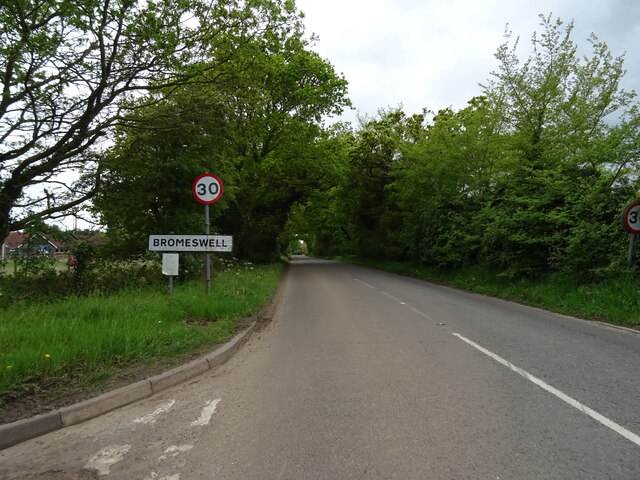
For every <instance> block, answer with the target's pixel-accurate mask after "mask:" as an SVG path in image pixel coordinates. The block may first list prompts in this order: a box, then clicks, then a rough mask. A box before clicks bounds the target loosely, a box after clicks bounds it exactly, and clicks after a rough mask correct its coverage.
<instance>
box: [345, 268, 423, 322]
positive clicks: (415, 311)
mask: <svg viewBox="0 0 640 480" xmlns="http://www.w3.org/2000/svg"><path fill="white" fill-rule="evenodd" d="M354 280H355V281H356V282H360V283H361V284H363V285H366V286H367V287H369V288H371V289H373V290H377V291H379V292H380V293H381V294H382V295H384V296H385V297H389V298H391V299H393V300H395V301H396V302H398V303H399V304H400V305H402V306H404V307H407V308H408V309H409V310H411V311H412V312H413V313H415V314H416V315H419V316H421V317H422V318H426V319H427V320H429V321H431V322H432V321H433V319H432V318H431V317H430V316H429V315H427V314H426V313H424V312H421V311H420V310H418V309H417V308H415V307H413V306H411V305H409V304H408V303H406V302H404V301H403V300H401V299H399V298H398V297H394V296H393V295H391V294H390V293H388V292H385V291H384V290H382V289H380V288H378V287H376V286H374V285H371V284H370V283H367V282H365V281H364V280H360V279H359V278H355V277H354Z"/></svg>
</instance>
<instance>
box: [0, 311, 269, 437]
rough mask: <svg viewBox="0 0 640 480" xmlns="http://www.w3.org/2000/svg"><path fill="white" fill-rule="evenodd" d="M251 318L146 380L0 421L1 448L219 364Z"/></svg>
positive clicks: (247, 334) (238, 344)
mask: <svg viewBox="0 0 640 480" xmlns="http://www.w3.org/2000/svg"><path fill="white" fill-rule="evenodd" d="M255 325H256V323H255V322H254V323H253V325H251V326H250V327H249V328H247V329H246V330H245V331H243V332H241V333H239V334H237V335H236V336H235V337H233V338H232V339H231V340H230V341H229V342H228V343H226V344H225V345H224V346H223V347H221V348H219V349H218V350H216V351H214V352H213V353H211V354H209V355H207V356H205V357H203V358H200V359H198V360H194V361H192V362H189V363H187V364H185V365H182V366H180V367H177V368H174V369H172V370H169V371H167V372H165V373H163V374H160V375H156V376H154V377H151V378H148V379H146V380H141V381H139V382H136V383H134V384H131V385H128V386H126V387H122V388H119V389H117V390H113V391H111V392H107V393H105V394H102V395H100V396H97V397H94V398H91V399H89V400H85V401H83V402H80V403H76V404H74V405H70V406H68V407H64V408H62V409H60V410H57V411H53V412H50V413H46V414H43V415H37V416H35V417H32V418H26V419H23V420H18V421H17V422H12V423H7V424H5V425H0V450H4V449H5V448H9V447H11V446H13V445H16V444H18V443H21V442H24V441H27V440H30V439H32V438H35V437H39V436H40V435H44V434H45V433H49V432H53V431H54V430H58V429H60V428H63V427H67V426H70V425H74V424H77V423H80V422H84V421H86V420H89V419H91V418H94V417H97V416H99V415H102V414H104V413H107V412H110V411H111V410H115V409H116V408H120V407H123V406H125V405H128V404H130V403H133V402H136V401H138V400H142V399H143V398H146V397H149V396H151V395H153V394H154V393H157V392H159V391H160V390H164V389H166V388H169V387H171V386H174V385H177V384H179V383H181V382H183V381H185V380H188V379H190V378H193V377H195V376H197V375H200V374H202V373H204V372H206V371H207V370H210V369H213V368H215V367H218V366H220V365H222V364H223V363H224V362H226V361H227V360H229V358H231V357H232V356H233V354H234V353H236V352H237V351H238V350H239V349H240V347H241V346H242V345H243V344H244V343H245V342H246V341H247V340H248V339H249V337H250V336H251V333H252V332H253V331H254V328H255Z"/></svg>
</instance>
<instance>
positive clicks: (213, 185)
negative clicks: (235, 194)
mask: <svg viewBox="0 0 640 480" xmlns="http://www.w3.org/2000/svg"><path fill="white" fill-rule="evenodd" d="M191 190H192V191H193V196H194V197H195V198H196V200H197V201H198V202H200V203H204V204H205V205H210V204H212V203H216V202H217V201H218V200H220V197H222V191H223V190H224V187H223V186H222V180H220V178H218V177H217V176H215V175H213V174H211V173H205V174H203V175H200V176H199V177H198V178H196V181H195V182H193V186H192V187H191Z"/></svg>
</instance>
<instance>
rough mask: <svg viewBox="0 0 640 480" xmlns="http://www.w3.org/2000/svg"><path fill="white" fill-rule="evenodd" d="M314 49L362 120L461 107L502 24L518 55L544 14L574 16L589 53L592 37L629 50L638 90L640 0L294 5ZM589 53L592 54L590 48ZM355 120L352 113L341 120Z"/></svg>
mask: <svg viewBox="0 0 640 480" xmlns="http://www.w3.org/2000/svg"><path fill="white" fill-rule="evenodd" d="M297 5H298V8H299V9H301V10H302V11H304V12H305V14H306V18H305V21H304V23H305V25H306V28H307V31H308V32H309V33H312V32H313V33H316V34H318V35H319V37H320V41H319V43H318V44H317V45H316V46H315V50H316V51H318V53H320V55H322V56H323V57H324V58H326V59H327V60H329V61H330V62H331V63H332V64H333V65H334V66H335V69H336V71H337V72H341V73H343V74H344V75H345V77H346V78H347V80H348V81H349V90H350V98H351V99H352V101H353V104H354V107H355V108H356V109H357V110H359V111H360V113H362V114H368V115H374V114H375V113H376V112H377V110H378V109H379V108H381V107H382V108H386V107H395V106H398V105H399V104H402V105H404V109H405V111H406V112H407V113H416V112H419V111H420V110H421V109H422V108H424V107H427V108H429V109H432V110H438V109H440V108H444V107H448V106H452V107H453V108H462V107H464V106H465V105H466V103H467V101H468V100H470V99H471V98H472V97H473V96H475V95H478V94H480V93H481V89H480V87H479V85H478V84H480V83H484V82H486V81H487V80H488V79H489V78H490V72H491V71H492V70H495V69H496V67H497V63H496V60H495V57H494V53H495V52H496V50H497V48H498V46H499V45H500V44H501V43H502V42H503V40H504V39H503V34H504V30H505V25H506V24H509V30H511V31H512V32H513V36H514V37H517V36H519V37H520V46H521V52H522V53H523V54H525V55H527V54H529V52H530V39H531V36H532V34H533V32H534V31H535V30H540V28H539V22H540V19H539V18H538V15H539V14H543V15H548V14H551V15H552V17H554V18H555V17H559V18H561V19H562V20H563V21H564V22H566V23H568V22H570V21H571V20H574V23H575V30H574V35H573V40H574V41H575V42H577V43H578V44H579V45H580V46H581V47H584V48H585V49H586V48H587V47H588V44H587V42H586V38H587V37H588V36H589V34H590V33H591V32H592V31H593V32H595V33H596V34H597V35H598V37H599V38H600V39H601V40H603V41H604V42H606V43H607V45H609V47H610V49H611V50H612V53H613V54H614V55H616V56H617V55H620V54H622V53H624V52H625V51H626V52H627V53H626V62H625V65H626V66H627V69H628V71H629V73H628V74H627V77H626V79H625V82H624V85H625V87H626V88H628V89H636V90H640V88H639V85H638V84H639V83H640V78H639V75H638V70H639V69H640V52H639V51H638V49H637V45H640V2H637V1H636V0H590V1H589V0H537V1H536V2H530V1H528V0H447V1H444V0H426V1H425V0H341V1H338V0H323V1H319V0H297ZM585 53H588V50H587V51H585ZM343 118H344V119H346V120H353V119H355V113H354V112H352V113H347V114H345V115H344V116H343Z"/></svg>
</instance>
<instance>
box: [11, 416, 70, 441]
mask: <svg viewBox="0 0 640 480" xmlns="http://www.w3.org/2000/svg"><path fill="white" fill-rule="evenodd" d="M62 427H63V424H62V417H61V415H60V412H51V413H45V414H43V415H36V416H35V417H31V418H25V419H24V420H18V421H17V422H13V423H7V424H6V425H0V450H4V449H5V448H9V447H11V446H12V445H16V444H17V443H20V442H24V441H25V440H29V439H30V438H35V437H39V436H40V435H44V434H45V433H49V432H53V431H54V430H58V429H60V428H62Z"/></svg>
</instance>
